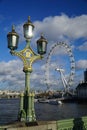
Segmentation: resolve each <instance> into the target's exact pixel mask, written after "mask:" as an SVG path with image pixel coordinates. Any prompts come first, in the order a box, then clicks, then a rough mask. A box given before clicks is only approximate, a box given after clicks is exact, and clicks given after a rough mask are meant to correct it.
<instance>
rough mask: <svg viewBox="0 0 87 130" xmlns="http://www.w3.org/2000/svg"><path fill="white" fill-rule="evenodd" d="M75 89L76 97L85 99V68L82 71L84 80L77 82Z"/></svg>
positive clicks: (86, 89)
mask: <svg viewBox="0 0 87 130" xmlns="http://www.w3.org/2000/svg"><path fill="white" fill-rule="evenodd" d="M76 91H77V97H78V99H86V100H87V69H86V70H85V71H84V81H83V82H82V83H79V84H78V86H77V88H76Z"/></svg>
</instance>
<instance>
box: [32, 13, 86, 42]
mask: <svg viewBox="0 0 87 130" xmlns="http://www.w3.org/2000/svg"><path fill="white" fill-rule="evenodd" d="M86 21H87V15H81V16H76V17H68V16H67V15H65V14H61V15H60V16H54V17H47V18H44V19H43V21H35V22H34V25H35V35H36V36H37V35H38V34H39V33H41V32H43V33H44V34H45V35H46V36H47V39H48V40H50V41H58V40H59V39H64V37H68V38H69V39H78V38H81V37H83V38H84V37H85V38H86V37H87V29H86V27H87V22H86Z"/></svg>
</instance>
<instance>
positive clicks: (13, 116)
mask: <svg viewBox="0 0 87 130" xmlns="http://www.w3.org/2000/svg"><path fill="white" fill-rule="evenodd" d="M18 111H19V100H18V99H0V125H4V124H7V123H12V122H14V121H15V120H17V115H18ZM35 112H36V117H37V120H43V121H46V120H51V121H52V120H60V119H69V118H76V117H81V116H87V103H84V104H83V103H75V102H74V103H63V104H62V105H52V104H48V103H38V102H37V103H35Z"/></svg>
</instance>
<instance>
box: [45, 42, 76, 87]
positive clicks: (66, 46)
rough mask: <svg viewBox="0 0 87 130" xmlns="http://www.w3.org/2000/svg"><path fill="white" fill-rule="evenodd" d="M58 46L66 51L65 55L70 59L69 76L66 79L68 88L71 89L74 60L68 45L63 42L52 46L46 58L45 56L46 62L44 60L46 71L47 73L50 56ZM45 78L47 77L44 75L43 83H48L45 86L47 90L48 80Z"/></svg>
mask: <svg viewBox="0 0 87 130" xmlns="http://www.w3.org/2000/svg"><path fill="white" fill-rule="evenodd" d="M59 45H60V46H62V47H64V48H65V49H66V50H67V54H68V56H69V59H70V74H69V79H68V85H69V87H71V82H73V80H74V75H75V59H74V56H73V53H72V49H71V46H70V45H68V44H67V43H65V42H57V43H56V44H54V45H53V46H52V47H51V49H50V51H49V53H48V56H47V60H46V70H47V69H48V71H49V62H50V59H51V56H52V52H53V50H54V49H55V47H57V46H59ZM47 73H49V72H47ZM45 74H46V71H45ZM47 76H48V75H46V77H45V82H46V80H48V82H46V85H47V87H48V88H49V78H48V77H47Z"/></svg>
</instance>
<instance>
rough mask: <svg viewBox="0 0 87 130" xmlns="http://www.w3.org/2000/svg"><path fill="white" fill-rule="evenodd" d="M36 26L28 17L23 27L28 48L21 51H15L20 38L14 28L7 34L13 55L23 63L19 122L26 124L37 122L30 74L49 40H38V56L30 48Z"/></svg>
mask: <svg viewBox="0 0 87 130" xmlns="http://www.w3.org/2000/svg"><path fill="white" fill-rule="evenodd" d="M33 29H34V25H33V24H32V22H31V21H30V17H28V21H27V22H26V23H25V24H24V25H23V31H24V37H25V39H26V46H25V48H24V49H23V50H21V51H15V50H16V49H17V48H18V40H19V36H18V34H17V33H16V32H15V28H14V26H12V32H9V33H8V34H7V39H8V48H9V49H10V53H11V54H12V55H15V56H18V57H19V58H20V59H21V60H22V61H23V65H24V67H23V72H24V73H25V91H24V93H21V95H20V111H19V115H18V117H19V120H20V121H25V122H35V121H36V116H35V109H34V95H35V94H34V92H31V91H30V81H29V80H30V74H31V72H32V63H33V62H35V61H36V60H39V59H42V58H43V54H45V53H46V48H47V40H46V39H45V38H44V37H43V36H41V38H40V39H39V40H37V51H38V53H39V54H36V53H35V52H34V51H33V50H32V48H31V47H30V41H31V38H32V37H33Z"/></svg>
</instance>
